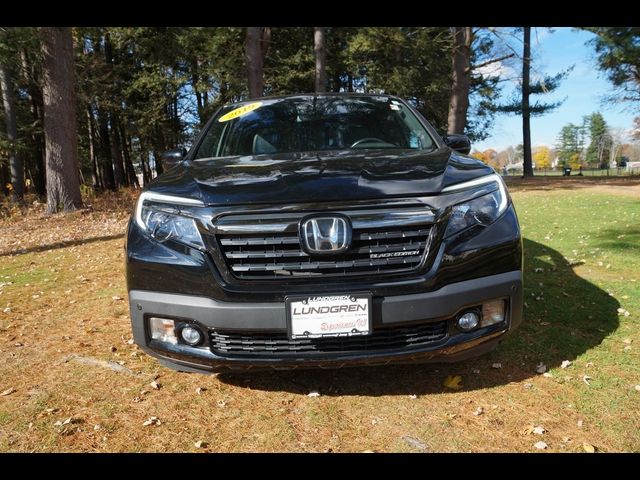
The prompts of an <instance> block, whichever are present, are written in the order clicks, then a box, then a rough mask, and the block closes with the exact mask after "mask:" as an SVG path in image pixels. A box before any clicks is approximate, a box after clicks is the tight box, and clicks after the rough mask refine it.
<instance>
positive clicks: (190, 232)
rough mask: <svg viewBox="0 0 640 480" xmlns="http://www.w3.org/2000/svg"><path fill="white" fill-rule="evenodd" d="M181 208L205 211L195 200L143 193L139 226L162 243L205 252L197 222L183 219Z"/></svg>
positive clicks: (139, 202) (138, 212) (138, 211)
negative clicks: (194, 208) (180, 245)
mask: <svg viewBox="0 0 640 480" xmlns="http://www.w3.org/2000/svg"><path fill="white" fill-rule="evenodd" d="M180 206H199V207H202V206H204V204H203V203H202V202H201V201H200V200H196V199H194V198H185V197H174V196H172V195H164V194H160V193H155V192H149V191H147V192H142V194H140V198H139V199H138V204H137V206H136V223H137V224H138V226H139V227H140V228H142V229H143V230H144V231H146V232H147V233H148V234H149V235H150V236H152V237H153V238H155V239H156V240H158V241H159V242H165V241H167V240H169V239H172V240H175V241H176V242H180V243H184V244H186V245H189V246H191V247H196V248H204V242H203V241H202V236H201V235H200V231H199V230H198V226H197V224H196V221H195V219H194V218H191V217H188V216H185V215H181V214H180V213H181V212H180V208H179V207H180Z"/></svg>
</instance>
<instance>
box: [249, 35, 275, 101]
mask: <svg viewBox="0 0 640 480" xmlns="http://www.w3.org/2000/svg"><path fill="white" fill-rule="evenodd" d="M269 35H270V33H269ZM262 37H263V27H247V37H246V41H245V56H246V59H247V79H248V83H249V97H251V98H258V97H261V96H262V93H263V90H264V78H263V73H264V72H263V65H264V52H265V51H266V50H265V49H264V46H263V45H262V40H263V38H262Z"/></svg>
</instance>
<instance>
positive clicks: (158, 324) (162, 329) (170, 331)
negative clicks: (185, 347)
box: [149, 317, 178, 344]
mask: <svg viewBox="0 0 640 480" xmlns="http://www.w3.org/2000/svg"><path fill="white" fill-rule="evenodd" d="M149 326H150V327H151V338H153V339H154V340H158V341H160V342H166V343H173V344H176V343H178V338H177V337H176V331H175V323H174V321H173V320H170V319H168V318H157V317H151V318H150V319H149Z"/></svg>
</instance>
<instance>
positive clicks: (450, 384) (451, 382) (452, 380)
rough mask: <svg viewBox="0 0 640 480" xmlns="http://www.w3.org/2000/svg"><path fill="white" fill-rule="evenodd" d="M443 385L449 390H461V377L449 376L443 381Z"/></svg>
mask: <svg viewBox="0 0 640 480" xmlns="http://www.w3.org/2000/svg"><path fill="white" fill-rule="evenodd" d="M443 384H444V386H445V387H447V388H450V389H451V390H460V389H461V388H462V377H461V376H460V375H449V376H448V377H447V378H445V379H444V382H443Z"/></svg>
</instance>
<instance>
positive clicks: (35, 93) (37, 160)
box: [20, 48, 47, 196]
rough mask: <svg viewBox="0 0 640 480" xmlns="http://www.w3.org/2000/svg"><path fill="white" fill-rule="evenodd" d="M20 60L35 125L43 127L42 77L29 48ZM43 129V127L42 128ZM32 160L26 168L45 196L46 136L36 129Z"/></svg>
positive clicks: (35, 186) (23, 51)
mask: <svg viewBox="0 0 640 480" xmlns="http://www.w3.org/2000/svg"><path fill="white" fill-rule="evenodd" d="M20 61H21V63H22V78H23V81H24V83H25V84H26V93H27V97H28V98H29V106H30V107H31V108H30V111H31V118H32V121H33V125H38V126H40V127H42V124H43V118H42V89H41V88H40V84H41V82H40V78H39V75H38V71H37V69H36V68H35V66H34V63H35V62H34V61H33V60H32V55H30V54H29V50H28V49H27V48H23V49H22V50H21V51H20ZM40 130H41V129H40ZM31 142H32V149H31V155H32V157H31V162H27V159H25V168H27V165H28V164H29V163H30V164H31V165H29V171H30V173H31V181H32V182H33V188H34V190H35V192H36V193H37V194H38V195H41V196H44V195H46V194H47V190H46V185H45V175H46V174H45V168H44V161H45V159H44V156H45V154H44V137H43V135H42V132H41V131H38V130H34V131H32V134H31Z"/></svg>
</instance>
